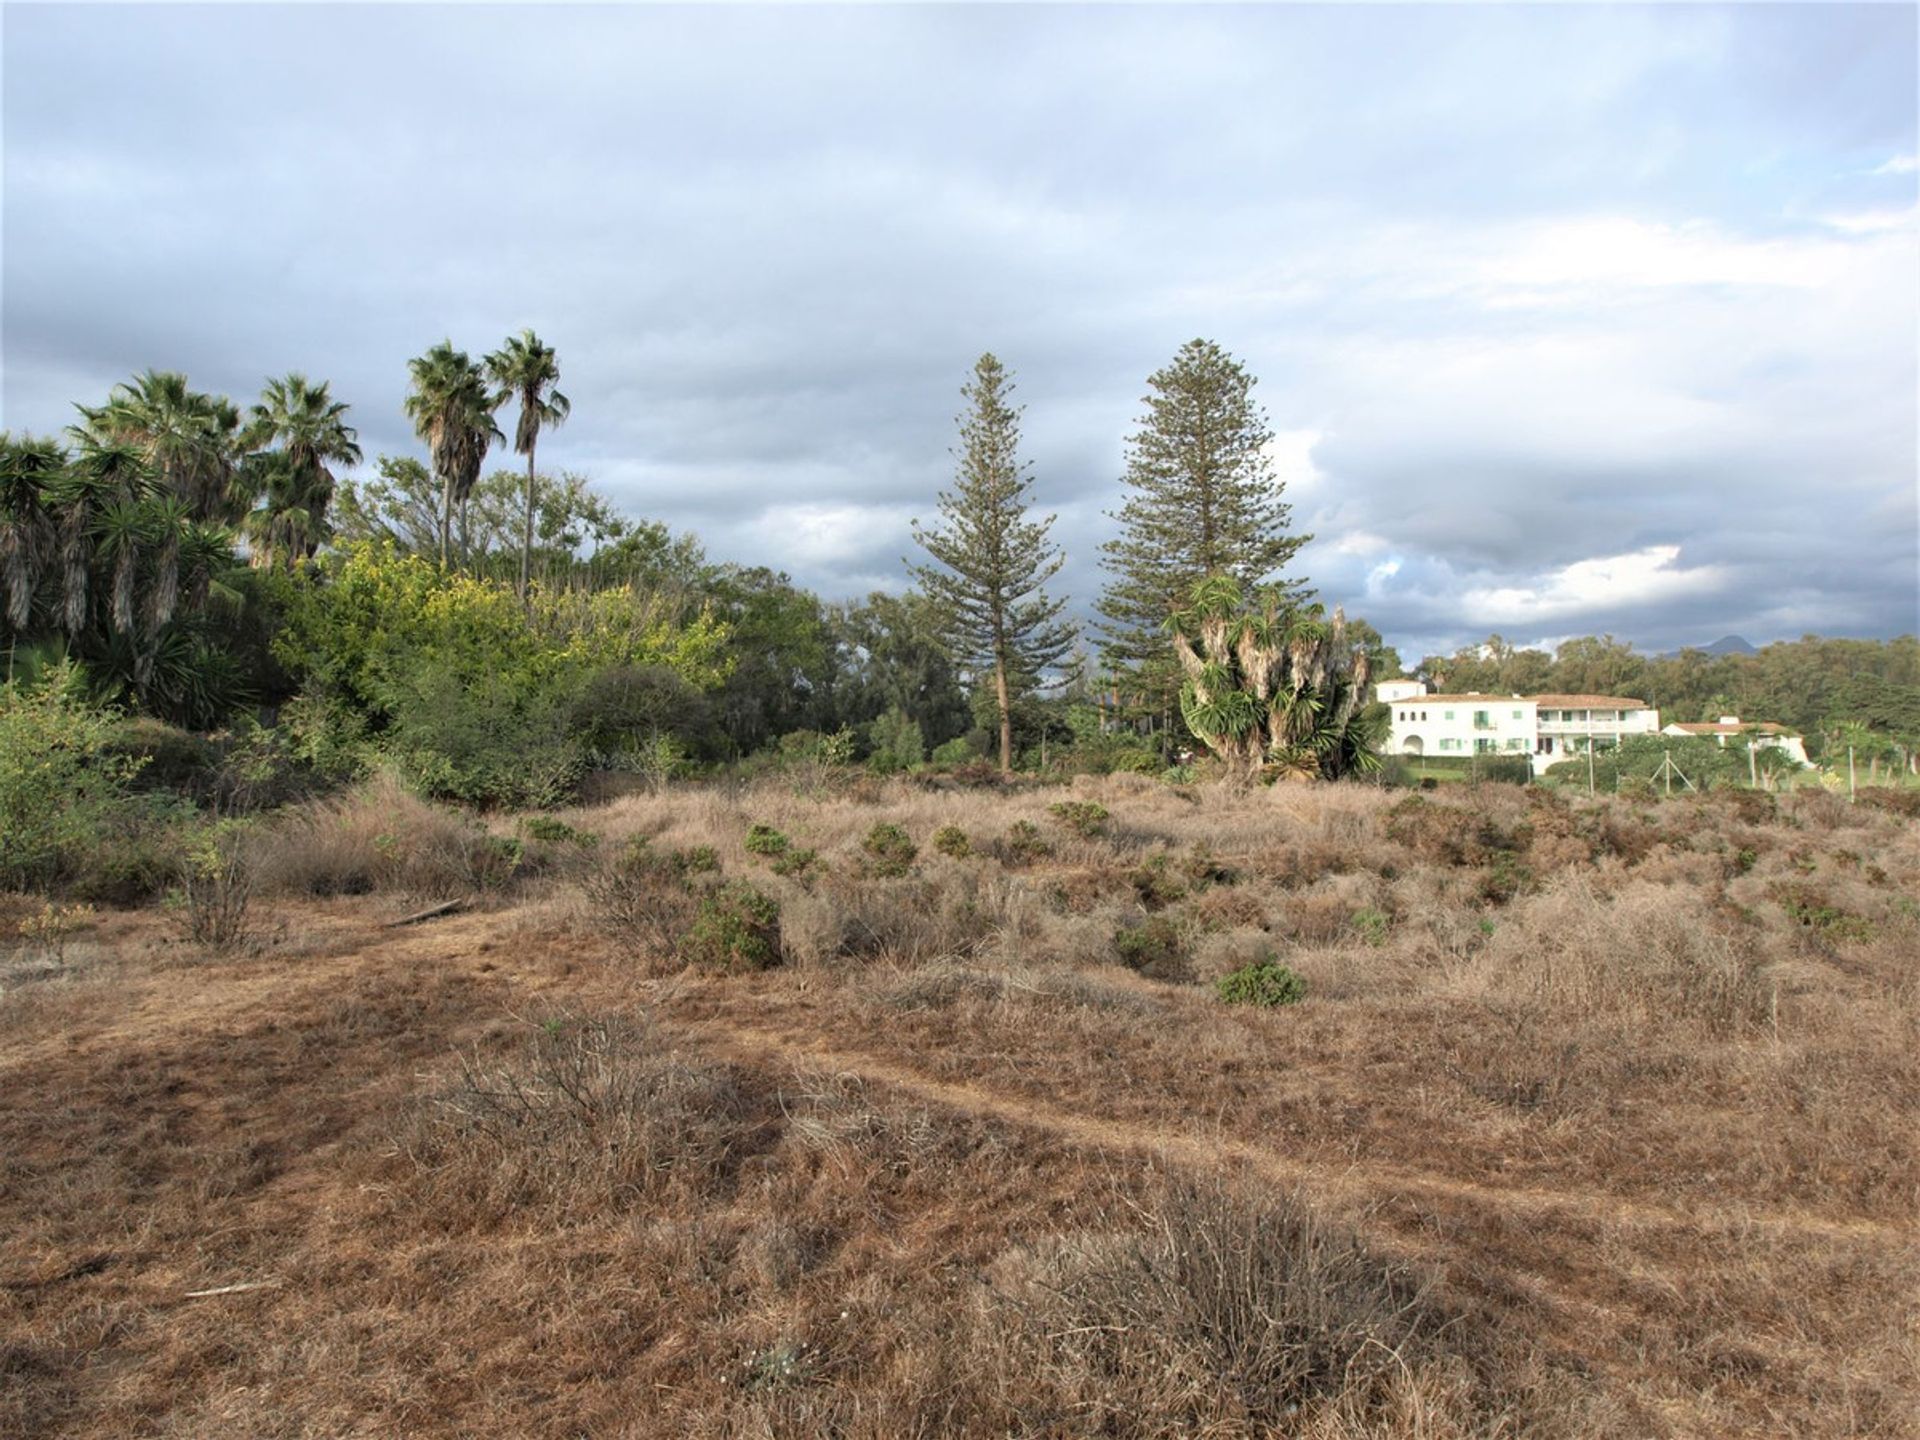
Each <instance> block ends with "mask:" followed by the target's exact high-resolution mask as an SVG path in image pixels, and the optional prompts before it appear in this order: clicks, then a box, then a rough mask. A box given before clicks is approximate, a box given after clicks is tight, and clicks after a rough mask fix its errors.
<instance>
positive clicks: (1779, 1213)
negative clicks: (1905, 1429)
mask: <svg viewBox="0 0 1920 1440" xmlns="http://www.w3.org/2000/svg"><path fill="white" fill-rule="evenodd" d="M683 1028H684V1029H685V1031H686V1033H687V1034H688V1036H689V1038H690V1039H692V1040H693V1041H694V1042H695V1043H696V1044H698V1045H700V1046H701V1048H703V1049H705V1050H707V1051H708V1052H710V1053H714V1054H720V1055H725V1056H726V1057H727V1058H729V1059H734V1060H738V1061H742V1062H746V1063H751V1064H759V1065H764V1064H766V1063H767V1062H768V1061H769V1060H771V1059H775V1058H778V1059H781V1060H785V1061H786V1062H788V1063H790V1064H794V1065H811V1066H817V1067H819V1068H822V1069H825V1070H828V1071H831V1072H833V1073H835V1074H847V1075H853V1076H856V1077H858V1078H860V1079H862V1080H867V1081H873V1082H877V1083H879V1084H881V1085H884V1086H886V1087H887V1088H888V1089H891V1090H896V1091H899V1092H900V1093H902V1094H905V1095H911V1096H915V1097H917V1098H919V1099H921V1100H924V1101H926V1102H928V1103H931V1104H934V1105H939V1106H942V1107H944V1108H946V1109H950V1110H956V1111H959V1112H961V1113H963V1114H968V1115H977V1116H982V1117H987V1118H991V1119H994V1120H998V1121H1001V1122H1003V1123H1006V1124H1010V1125H1015V1126H1020V1127H1024V1128H1026V1129H1030V1130H1037V1131H1041V1132H1043V1133H1046V1134H1049V1135H1053V1136H1056V1137H1058V1138H1060V1139H1063V1140H1066V1141H1068V1142H1069V1143H1071V1144H1075V1145H1081V1146H1086V1147H1090V1148H1097V1149H1105V1150H1118V1151H1128V1152H1134V1153H1140V1154H1148V1155H1153V1156H1156V1157H1158V1158H1160V1159H1163V1160H1165V1161H1167V1162H1169V1163H1172V1164H1176V1165H1180V1166H1182V1167H1186V1168H1194V1169H1212V1168H1217V1167H1219V1166H1220V1165H1221V1164H1222V1163H1223V1162H1224V1163H1227V1164H1230V1165H1238V1166H1243V1167H1245V1168H1246V1169H1248V1170H1251V1171H1252V1172H1254V1173H1255V1174H1258V1175H1260V1176H1261V1177H1262V1178H1265V1179H1268V1180H1271V1181H1274V1182H1275V1183H1277V1184H1281V1185H1287V1186H1294V1185H1303V1184H1304V1185H1311V1187H1312V1188H1313V1189H1314V1191H1315V1192H1316V1193H1318V1194H1320V1195H1322V1196H1337V1197H1339V1198H1340V1199H1342V1200H1348V1201H1351V1202H1353V1203H1354V1204H1356V1205H1358V1206H1362V1207H1364V1206H1365V1205H1367V1204H1368V1203H1376V1204H1377V1202H1378V1200H1379V1198H1380V1197H1381V1196H1383V1195H1399V1196H1407V1197H1415V1198H1428V1199H1436V1200H1450V1201H1456V1202H1465V1203H1467V1204H1471V1205H1476V1206H1480V1207H1484V1208H1491V1209H1499V1210H1505V1211H1508V1212H1512V1211H1520V1212H1523V1213H1525V1214H1527V1215H1528V1216H1529V1217H1538V1218H1541V1219H1545V1218H1547V1217H1549V1216H1551V1215H1554V1214H1568V1215H1575V1216H1578V1217H1580V1218H1581V1219H1584V1220H1591V1221H1595V1222H1599V1223H1602V1224H1606V1225H1622V1226H1635V1227H1642V1228H1665V1229H1681V1230H1687V1231H1691V1232H1700V1231H1703V1230H1708V1229H1713V1228H1717V1227H1721V1226H1726V1225H1738V1226H1741V1227H1750V1228H1753V1229H1757V1230H1765V1231H1773V1232H1776V1233H1778V1234H1780V1235H1783V1236H1793V1235H1802V1236H1819V1237H1821V1238H1824V1239H1837V1240H1851V1241H1883V1242H1885V1241H1893V1242H1897V1243H1900V1244H1903V1245H1912V1244H1914V1243H1916V1241H1920V1227H1916V1226H1903V1225H1893V1224H1887V1223H1884V1222H1880V1221H1874V1220H1864V1219H1854V1220H1839V1219H1833V1218H1831V1217H1828V1216H1822V1215H1811V1214H1807V1213H1805V1212H1802V1211H1795V1210H1769V1211H1756V1210H1753V1209H1751V1208H1747V1207H1742V1208H1740V1209H1738V1210H1730V1211H1726V1212H1704V1211H1688V1210H1682V1209H1675V1208H1672V1207H1669V1206H1661V1205H1649V1204H1646V1203H1645V1202H1642V1201H1636V1200H1629V1199H1624V1198H1621V1197H1619V1196H1614V1195H1607V1194H1600V1193H1593V1192H1588V1191H1572V1190H1552V1189H1546V1188H1541V1187H1528V1186H1506V1185H1493V1184H1481V1183H1477V1182H1474V1181H1468V1180H1460V1179H1456V1178H1453V1177H1448V1176H1441V1175H1436V1174H1433V1173H1431V1172H1425V1171H1413V1170H1408V1169H1406V1168H1404V1167H1400V1166H1392V1165H1382V1164H1374V1163H1369V1162H1367V1161H1364V1160H1359V1161H1352V1162H1347V1163H1343V1164H1340V1165H1329V1164H1326V1163H1324V1162H1316V1161H1305V1160H1299V1159H1295V1158H1293V1157H1290V1156H1288V1155H1285V1154H1283V1153H1281V1152H1279V1151H1276V1150H1271V1149H1268V1148H1266V1147H1264V1146H1259V1145H1253V1144H1249V1143H1247V1142H1246V1141H1244V1140H1232V1139H1226V1138H1211V1137H1210V1138H1206V1139H1200V1138H1196V1137H1194V1136H1191V1135H1184V1134H1181V1133H1180V1132H1179V1131H1177V1130H1172V1129H1168V1128H1165V1127H1161V1126H1153V1125H1141V1124H1137V1123H1133V1122H1128V1121H1121V1120H1113V1119H1108V1118H1104V1117H1102V1116H1098V1115H1088V1114H1086V1113H1084V1112H1080V1111H1072V1110H1063V1109H1060V1108H1057V1107H1053V1106H1048V1105H1044V1104H1041V1103H1038V1102H1036V1101H1034V1100H1033V1099H1031V1098H1030V1097H1027V1096H1014V1095H1005V1094H1000V1093H997V1092H995V1091H993V1090H990V1089H988V1088H985V1087H983V1086H980V1085H976V1084H967V1083H956V1082H953V1081H948V1080H938V1079H933V1078H931V1077H929V1076H926V1075H922V1074H919V1073H917V1072H915V1071H913V1070H911V1069H908V1068H905V1067H903V1066H901V1065H899V1064H897V1063H896V1062H894V1061H892V1060H889V1059H887V1058H885V1057H883V1056H879V1055H874V1054H870V1053H867V1052H864V1051H859V1050H850V1049H845V1048H841V1047H838V1046H835V1045H834V1044H833V1043H832V1042H831V1041H828V1040H824V1039H821V1038H820V1037H818V1036H817V1035H811V1034H806V1033H800V1032H795V1031H793V1030H790V1029H780V1028H777V1027H772V1026H767V1025H761V1024H755V1023H753V1022H751V1021H745V1020H738V1019H733V1018H728V1019H726V1020H725V1021H715V1020H705V1021H699V1022H693V1023H689V1024H686V1025H685V1026H684V1027H683Z"/></svg>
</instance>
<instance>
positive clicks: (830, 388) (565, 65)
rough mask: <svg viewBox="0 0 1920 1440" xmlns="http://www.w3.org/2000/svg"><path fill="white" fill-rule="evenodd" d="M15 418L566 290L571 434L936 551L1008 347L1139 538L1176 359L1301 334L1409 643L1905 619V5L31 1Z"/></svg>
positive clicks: (349, 377) (394, 441)
mask: <svg viewBox="0 0 1920 1440" xmlns="http://www.w3.org/2000/svg"><path fill="white" fill-rule="evenodd" d="M4 25H5V57H4V64H5V76H4V79H5V97H4V106H5V113H4V117H3V118H4V122H5V128H4V145H5V162H6V171H5V186H4V197H3V198H4V202H5V212H4V232H5V233H4V240H5V263H4V270H5V273H4V283H5V295H4V316H3V317H0V320H3V323H4V336H3V339H4V361H5V378H4V388H3V391H0V397H3V400H4V407H5V420H6V423H7V424H8V425H10V426H13V427H15V428H23V429H34V430H47V429H53V428H57V427H58V426H60V425H62V424H64V423H65V422H66V420H67V419H68V417H69V416H70V414H71V411H70V408H69V407H70V405H71V403H72V402H73V401H74V400H79V399H91V398H93V397H95V396H98V395H99V394H101V393H103V392H104V391H105V389H106V388H107V387H108V386H109V385H111V384H112V383H113V382H114V381H115V380H116V379H119V378H122V377H124V376H125V375H127V374H129V373H131V372H133V371H136V370H139V369H142V368H145V367H147V366H160V367H166V368H176V369H183V370H185V371H187V372H188V373H189V374H190V375H191V376H192V377H193V378H194V380H195V381H196V382H197V383H198V384H201V385H203V386H207V387H209V388H215V389H219V390H224V391H227V392H228V393H232V394H234V395H236V396H237V397H245V396H249V395H251V394H252V393H253V392H254V391H255V390H256V389H257V387H258V385H259V383H260V380H261V379H262V377H264V376H265V375H268V374H273V373H279V372H282V371H284V370H287V369H292V368H300V369H304V370H306V371H307V372H308V373H310V374H314V375H320V376H325V377H327V378H329V379H331V380H332V381H333V383H334V386H335V389H336V392H337V393H338V394H339V395H340V396H341V397H342V398H344V399H347V400H348V401H349V402H351V403H352V404H353V406H354V416H355V419H356V421H357V422H358V423H359V425H360V427H361V430H362V439H363V443H364V444H365V445H366V448H367V449H368V452H369V454H377V453H380V452H383V451H385V452H412V451H415V450H416V449H417V446H416V445H415V442H414V441H413V440H412V437H411V436H410V435H409V433H408V431H407V428H406V425H405V422H404V419H403V418H402V415H401V411H400V401H401V398H402V396H403V393H404V387H405V365H406V360H407V358H408V357H409V356H411V355H414V354H417V353H418V352H419V351H420V350H422V349H424V348H425V347H426V346H427V345H429V344H431V343H433V342H434V341H436V340H438V339H440V338H441V337H443V336H447V337H451V338H452V339H454V340H455V341H456V342H457V343H459V344H462V345H465V346H467V347H469V348H472V349H475V350H480V349H485V348H490V347H491V346H492V345H494V344H495V343H497V342H498V339H499V337H501V336H503V335H505V334H506V333H508V332H510V331H512V330H515V329H517V328H519V327H521V326H523V325H528V324H531V325H533V326H535V327H536V328H538V329H539V330H540V332H541V333H542V335H543V336H544V337H545V338H546V339H548V340H549V341H550V342H551V343H553V344H555V345H556V346H557V347H558V349H559V351H560V354H561V356H562V361H563V365H564V369H565V374H566V379H565V388H566V389H567V391H568V392H569V394H570V395H571V396H572V398H573V400H574V408H575V418H574V420H573V422H572V423H571V424H570V425H569V426H568V427H567V428H566V429H564V430H562V431H560V432H559V433H558V434H557V435H556V436H555V437H554V438H553V440H552V441H551V442H550V443H548V444H547V445H545V446H543V455H544V456H545V457H546V458H547V460H548V461H550V462H551V463H552V464H554V465H556V466H565V467H569V468H574V469H579V470H583V471H586V472H588V473H589V474H591V475H593V476H594V477H595V478H596V479H597V480H598V481H599V482H600V483H601V484H602V485H603V486H604V487H605V488H606V489H607V490H608V491H609V492H610V493H612V494H613V495H614V496H615V498H616V499H618V500H619V501H620V502H621V503H622V504H624V505H626V506H628V507H629V508H631V509H633V510H635V511H637V512H642V513H647V514H652V515H657V516H660V517H662V518H665V519H668V520H669V521H671V522H673V523H675V524H677V525H685V526H692V527H694V528H696V529H698V530H699V531H700V533H701V534H702V535H703V537H704V538H706V540H707V541H708V543H709V546H710V548H711V549H712V550H713V551H715V552H716V553H719V554H722V555H727V556H730V557H734V558H740V559H743V560H748V561H755V562H761V563H768V564H772V565H776V566H781V567H784V568H786V569H788V570H790V571H791V572H792V573H793V574H794V575H795V576H796V577H797V578H799V579H800V580H802V581H804V582H806V583H809V584H813V585H816V586H818V587H820V588H821V589H822V590H823V591H826V592H828V593H831V594H836V595H838V594H846V593H855V592H858V591H860V590H863V589H866V588H869V587H872V586H875V585H882V584H885V585H898V584H899V583H900V582H901V579H902V576H901V571H900V567H899V563H898V561H899V557H900V555H901V553H902V552H903V551H904V550H905V549H907V548H908V545H909V537H908V521H909V520H910V519H911V517H912V516H913V515H915V514H925V513H926V512H927V511H928V510H929V509H930V508H931V501H932V495H933V493H934V491H935V490H937V489H938V488H939V487H940V486H941V485H943V484H944V483H946V482H947V480H948V479H949V477H950V475H951V458H950V456H949V454H948V447H949V446H950V444H951V439H952V433H953V423H952V422H953V416H954V412H955V410H956V409H957V407H958V404H959V397H958V393H957V392H958V388H959V385H960V384H961V382H962V380H963V379H964V378H965V375H966V372H967V370H968V368H969V366H970V364H971V362H972V360H973V358H974V357H975V356H976V355H977V354H978V353H979V352H980V351H981V350H983V349H987V348H992V349H994V350H995V351H996V352H997V353H999V354H1000V355H1001V356H1002V358H1003V359H1004V360H1006V361H1007V362H1008V363H1009V364H1010V365H1012V366H1013V367H1014V369H1015V371H1016V373H1017V376H1018V379H1019V383H1020V397H1021V398H1022V399H1024V400H1025V402H1026V403H1027V406H1028V411H1027V450H1028V453H1029V454H1030V456H1031V457H1032V458H1033V460H1034V462H1035V473H1036V476H1037V478H1038V481H1039V489H1040V494H1041V498H1042V501H1043V503H1045V504H1046V505H1047V506H1049V507H1050V508H1054V509H1057V510H1058V512H1059V514H1060V522H1059V534H1060V536H1061V538H1062V540H1063V541H1064V542H1065V544H1066V545H1067V547H1068V549H1069V552H1070V554H1071V557H1072V558H1071V563H1070V564H1069V567H1068V569H1067V571H1066V572H1065V573H1064V575H1063V577H1062V578H1063V581H1064V582H1065V583H1066V585H1067V586H1068V587H1069V588H1070V589H1071V590H1072V591H1073V593H1074V594H1075V595H1076V597H1077V598H1079V599H1080V600H1081V601H1082V604H1083V607H1084V605H1085V603H1086V602H1088V601H1090V599H1091V597H1092V596H1093V594H1094V593H1095V592H1096V590H1097V588H1098V585H1099V580H1100V577H1099V574H1098V571H1097V546H1098V544H1099V542H1100V541H1101V540H1102V539H1103V538H1105V537H1106V535H1107V534H1108V533H1109V532H1110V528H1111V527H1110V523H1109V522H1108V521H1107V520H1106V518H1105V516H1104V512H1106V511H1109V510H1111V509H1113V508H1115V507H1116V506H1117V504H1118V503H1119V500H1120V498H1121V497H1120V494H1119V491H1118V484H1117V480H1118V475H1119V473H1120V467H1121V461H1122V445H1123V441H1124V438H1125V436H1126V434H1127V433H1128V431H1129V430H1130V429H1131V428H1132V426H1133V424H1134V423H1135V420H1136V417H1137V415H1138V413H1139V408H1140V404H1139V397H1140V395H1141V393H1142V391H1143V388H1144V381H1145V377H1146V376H1147V374H1148V373H1149V372H1150V371H1152V370H1153V369H1154V368H1156V367H1157V366H1159V365H1160V364H1163V363H1164V362H1165V361H1166V359H1167V358H1168V357H1169V356H1170V355H1171V354H1172V353H1173V351H1174V350H1175V349H1176V348H1177V347H1178V345H1179V344H1180V343H1182V342H1183V341H1184V340H1186V339H1188V338H1191V337H1192V336H1193V335H1195V334H1206V335H1210V336H1214V337H1215V338H1218V339H1219V340H1220V341H1221V342H1222V343H1224V344H1226V345H1227V346H1228V347H1229V348H1231V349H1232V350H1234V351H1235V352H1236V353H1237V354H1239V355H1240V356H1241V357H1242V358H1243V359H1245V360H1246V361H1247V362H1248V364H1249V365H1250V366H1251V367H1252V368H1253V369H1254V370H1255V371H1256V372H1257V373H1258V374H1260V376H1261V377H1262V380H1263V383H1262V386H1261V390H1260V393H1261V395H1262V397H1263V398H1264V400H1265V402H1266V404H1267V407H1268V409H1269V411H1270V413H1271V415H1272V418H1273V421H1274V424H1275V427H1276V429H1277V430H1279V431H1280V432H1281V439H1280V441H1279V443H1278V444H1277V446H1276V456H1277V459H1278V460H1279V463H1280V465H1281V468H1282V470H1283V473H1285V474H1286V475H1287V476H1288V477H1289V480H1290V485H1291V489H1290V496H1291V498H1292V499H1293V500H1294V502H1295V514H1296V520H1297V521H1298V522H1299V523H1300V525H1301V527H1302V528H1303V529H1311V530H1312V531H1313V532H1314V533H1315V535H1316V537H1317V538H1316V540H1315V542H1314V544H1313V545H1312V546H1310V547H1309V549H1308V551H1307V552H1306V554H1305V557H1304V558H1305V560H1306V562H1307V569H1308V570H1309V572H1310V573H1311V574H1312V576H1313V577H1314V579H1315V580H1316V581H1317V582H1318V583H1319V584H1320V585H1321V586H1322V588H1323V590H1324V591H1325V592H1326V593H1327V594H1328V596H1329V597H1330V598H1334V599H1339V600H1342V601H1344V602H1345V603H1347V604H1348V605H1349V607H1350V608H1352V609H1355V610H1357V611H1360V612H1362V613H1364V614H1366V615H1367V616H1368V617H1369V618H1370V619H1373V620H1374V621H1375V623H1377V624H1379V625H1381V627H1382V628H1383V629H1385V630H1386V631H1387V632H1388V633H1389V635H1391V636H1393V637H1394V638H1396V639H1398V640H1399V641H1400V642H1401V643H1402V645H1403V646H1404V647H1405V648H1407V649H1409V650H1412V651H1421V650H1427V649H1433V648H1440V647H1443V646H1444V647H1451V646H1452V645H1454V644H1458V643H1460V642H1461V641H1463V640H1466V639H1470V638H1477V637H1478V636H1482V635H1484V634H1486V633H1487V631H1488V630H1490V629H1499V630H1500V631H1502V633H1505V634H1507V635H1508V636H1509V637H1510V638H1514V639H1520V640H1551V639H1553V638H1556V637H1559V636H1563V635H1568V634H1576V633H1584V632H1587V631H1596V630H1612V631H1614V632H1615V633H1617V634H1622V635H1626V636H1630V637H1632V638H1635V639H1637V640H1640V641H1643V642H1644V643H1647V644H1651V645H1656V646H1663V647H1664V646H1667V645H1671V644H1677V643H1681V642H1684V641H1687V640H1702V639H1709V638H1712V637H1713V636H1716V635H1718V634H1721V633H1724V632H1726V631H1729V630H1737V631H1740V632H1741V633H1744V634H1747V635H1748V636H1749V637H1750V638H1752V639H1755V640H1763V639H1766V638H1769V637H1771V636H1773V635H1780V634H1797V633H1800V632H1801V631H1803V630H1821V631H1828V632H1833V633H1843V632H1851V633H1862V634H1890V633H1896V632H1899V631H1906V630H1912V629H1914V628H1915V626H1916V616H1915V583H1916V575H1915V572H1916V543H1917V542H1916V521H1915V516H1914V493H1915V488H1916V485H1915V479H1916V477H1915V450H1916V442H1915V399H1914V396H1915V389H1916V382H1917V380H1920V376H1917V375H1916V365H1915V328H1914V315H1915V306H1916V296H1915V279H1914V275H1915V270H1916V264H1915V262H1916V260H1920V239H1917V237H1916V227H1915V192H1916V176H1915V173H1914V171H1913V170H1912V169H1911V168H1910V167H1909V168H1902V167H1901V166H1900V165H1898V164H1891V165H1890V164H1889V162H1893V161H1897V160H1898V158H1899V157H1903V156H1905V157H1910V156H1912V155H1913V153H1914V150H1915V125H1914V114H1915V107H1916V85H1915V61H1914V56H1915V39H1916V37H1915V17H1914V13H1913V12H1912V11H1911V10H1910V9H1900V8H1895V7H1884V6H1858V7H1852V6H1825V7H1817V8H1801V7H1785V6H1781V7H1739V8H1731V9H1722V8H1709V7H1691V6H1689V7H1666V8H1657V7H1656V8H1639V7H1634V8H1628V7H1619V8H1604V9H1603V8H1594V9H1589V8H1584V7H1583V8H1559V7H1541V8H1532V7H1499V8H1495V7H1461V8H1441V7H1429V8H1425V9H1414V10H1408V9H1390V10H1382V9H1375V8H1372V7H1355V8H1352V9H1348V10H1332V9H1324V8H1319V7H1273V8H1264V7H1263V8H1254V7H1244V8H1231V9H1219V10H1216V9H1192V8H1183V9H1159V8H1152V7H1128V8H1121V9H1095V8H1090V7H1088V8H1081V7H1038V8H1026V7H1013V6H1008V7H916V8H905V9H878V8H826V7H800V8H775V9H753V8H735V7H720V8H713V9H705V10H692V9H682V8H646V7H637V8H616V7H579V8H560V7H542V8H539V9H532V8H527V9H519V8H511V7H446V6H423V7H403V6H391V7H372V6H332V5H328V6H280V7H243V6H232V7H225V6H222V7H209V8H173V7H164V6H153V7H141V8H134V9H126V8H118V7H114V8H105V7H80V6H74V7H51V6H47V7H38V6H20V5H10V6H8V7H6V9H5V11H4Z"/></svg>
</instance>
